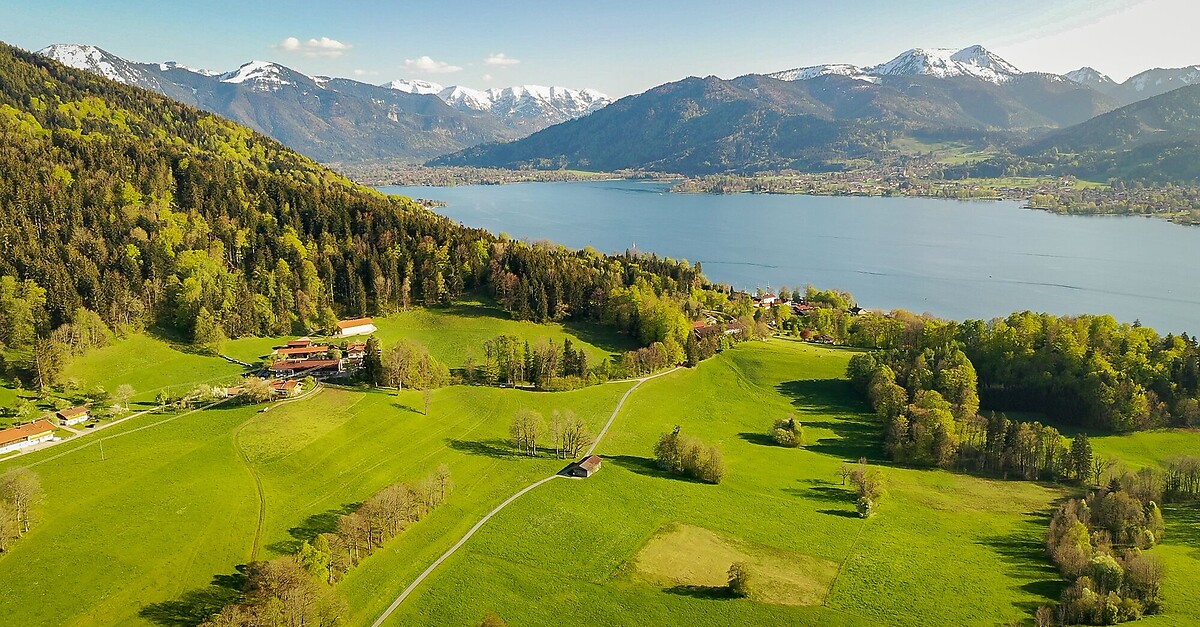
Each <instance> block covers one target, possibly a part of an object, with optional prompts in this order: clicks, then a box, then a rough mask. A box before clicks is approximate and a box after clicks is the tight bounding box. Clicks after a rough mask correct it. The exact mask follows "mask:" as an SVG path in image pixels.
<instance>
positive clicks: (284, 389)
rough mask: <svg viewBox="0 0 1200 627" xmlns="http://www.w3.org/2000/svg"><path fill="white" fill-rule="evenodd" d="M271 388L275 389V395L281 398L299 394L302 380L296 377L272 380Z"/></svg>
mask: <svg viewBox="0 0 1200 627" xmlns="http://www.w3.org/2000/svg"><path fill="white" fill-rule="evenodd" d="M271 389H273V390H275V396H278V397H280V398H289V397H292V396H299V395H300V392H301V391H302V389H301V387H300V382H299V381H296V380H294V379H289V380H286V381H285V380H283V379H279V380H276V381H272V382H271Z"/></svg>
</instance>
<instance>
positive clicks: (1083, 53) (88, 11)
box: [0, 0, 1200, 96]
mask: <svg viewBox="0 0 1200 627" xmlns="http://www.w3.org/2000/svg"><path fill="white" fill-rule="evenodd" d="M1194 1H1195V0H1056V1H1051V0H1006V1H1005V2H995V1H994V0H992V1H980V0H956V1H952V2H943V1H941V0H929V1H922V2H900V1H894V0H893V1H887V0H841V1H825V2H810V1H803V0H792V1H781V0H774V1H769V0H742V1H730V0H719V1H718V0H690V1H674V0H672V1H648V0H640V1H630V0H604V1H602V2H578V1H574V0H558V1H557V2H545V1H540V2H539V1H526V0H492V1H489V2H468V1H454V0H443V1H440V2H410V1H406V0H393V1H391V2H386V1H376V0H343V1H341V2H328V1H326V2H313V1H297V2H265V1H256V0H241V1H238V2H234V1H229V0H212V1H205V0H192V1H188V2H176V1H151V0H112V1H105V2H102V1H98V0H37V1H28V2H26V1H23V0H20V1H18V0H9V1H8V2H4V3H2V4H0V39H2V40H4V41H7V42H9V43H12V44H15V45H17V46H21V47H23V48H28V49H34V50H36V49H39V48H41V47H43V46H46V45H49V44H52V43H91V44H95V45H98V46H100V47H101V48H104V49H106V50H108V51H110V52H113V53H115V54H118V55H120V56H123V57H125V58H128V59H132V60H136V61H166V60H175V61H179V62H181V63H184V64H186V65H190V66H194V67H202V68H207V69H215V70H228V69H233V68H235V67H237V66H238V65H240V64H241V63H243V62H245V61H249V60H252V59H261V60H268V61H276V62H279V63H282V64H284V65H287V66H289V67H292V68H295V69H297V70H300V71H302V72H305V73H307V74H313V75H318V74H323V75H332V76H347V77H352V78H357V79H359V80H363V81H367V82H372V83H380V82H384V81H388V80H392V79H396V78H419V79H425V80H430V81H435V82H438V83H442V84H447V85H449V84H462V85H468V86H472V87H477V88H483V87H488V86H503V85H513V84H527V83H534V84H542V85H550V84H554V85H564V86H569V87H593V88H596V89H600V90H601V91H604V92H606V93H609V94H610V95H614V96H622V95H626V94H630V93H639V92H641V91H644V90H646V89H648V88H650V87H653V86H655V85H658V84H661V83H665V82H669V81H673V80H678V79H680V78H683V77H685V76H690V75H701V76H702V75H708V74H715V75H717V76H722V77H727V78H728V77H733V76H739V75H742V74H748V73H752V72H771V71H776V70H782V69H788V68H792V67H797V66H804V65H816V64H819V63H831V62H845V63H855V64H861V65H871V64H875V63H880V62H883V61H887V60H889V59H891V58H892V57H894V56H895V55H896V54H899V53H900V52H903V51H904V50H907V49H909V48H913V47H948V48H950V47H953V48H958V47H965V46H968V45H972V44H982V45H983V46H985V47H987V48H989V49H991V50H993V51H994V52H996V53H998V54H1000V55H1001V56H1002V57H1004V58H1006V59H1007V60H1008V61H1010V62H1011V63H1013V64H1015V65H1016V66H1017V67H1019V68H1021V69H1023V70H1027V71H1029V70H1039V71H1052V72H1065V71H1068V70H1072V69H1075V68H1078V67H1080V66H1082V65H1091V66H1093V67H1095V68H1097V69H1099V70H1100V71H1102V72H1106V73H1108V74H1110V75H1111V76H1112V77H1113V78H1115V79H1117V80H1118V81H1120V80H1123V79H1125V78H1126V77H1128V76H1129V75H1131V74H1134V73H1137V72H1139V71H1141V70H1144V69H1148V68H1151V67H1178V66H1183V65H1191V64H1195V63H1200V48H1195V47H1194V46H1192V45H1191V43H1190V42H1192V41H1194V34H1193V33H1192V27H1193V25H1194V23H1195V18H1196V17H1200V15H1198V14H1200V9H1198V8H1196V7H1195V6H1194V4H1193V3H1194Z"/></svg>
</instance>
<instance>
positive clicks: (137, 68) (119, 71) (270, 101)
mask: <svg viewBox="0 0 1200 627" xmlns="http://www.w3.org/2000/svg"><path fill="white" fill-rule="evenodd" d="M40 54H42V55H44V56H47V57H49V58H53V59H55V60H57V61H60V62H62V63H64V64H65V65H69V66H71V67H76V68H79V69H83V70H87V71H90V72H93V73H95V74H98V75H100V76H104V77H106V78H110V79H113V80H116V81H119V82H122V83H125V84H128V85H134V86H137V87H141V88H143V89H149V90H151V91H155V92H158V93H160V94H163V95H165V96H167V97H169V98H172V99H174V100H177V101H179V102H183V103H185V104H189V105H192V106H196V107H199V108H202V109H205V110H207V111H211V112H213V113H216V114H218V115H221V116H223V117H225V118H228V119H230V120H233V121H235V122H238V123H240V124H245V125H246V126H249V127H250V128H253V129H254V130H256V131H259V132H261V133H265V134H267V135H270V136H272V137H274V138H276V139H278V140H280V141H281V142H283V143H284V144H285V145H287V146H289V147H290V148H293V149H295V150H297V151H299V152H301V153H303V154H305V155H307V156H309V157H311V158H313V159H316V160H318V161H325V162H334V161H343V162H352V161H365V160H379V159H402V160H403V159H408V160H414V159H416V160H422V159H426V158H429V157H432V156H435V155H438V154H444V153H447V152H452V151H455V150H459V149H461V148H464V147H466V146H472V145H475V144H478V143H482V142H487V141H497V140H502V139H511V138H514V137H516V136H518V133H517V132H515V131H514V130H513V129H510V128H508V127H506V126H505V125H504V124H503V123H502V122H500V121H499V120H498V119H496V118H494V117H492V116H489V115H486V114H479V113H464V112H462V111H459V110H456V109H454V108H453V107H450V106H449V105H447V104H445V103H444V102H442V101H441V100H440V99H439V98H438V97H437V96H434V95H427V94H419V93H418V94H409V93H404V92H402V91H397V90H395V89H387V88H383V87H379V86H376V85H369V84H366V83H360V82H358V81H352V80H349V79H318V78H313V77H309V76H306V75H304V74H302V73H300V72H296V71H295V70H292V69H290V68H286V67H283V66H280V65H277V64H273V63H267V62H262V61H253V62H250V63H246V64H244V65H242V66H241V67H239V68H237V69H235V70H232V71H230V72H225V73H223V74H216V73H213V72H204V71H197V70H191V69H188V68H185V67H183V66H180V65H178V64H169V63H167V64H148V63H133V62H129V61H126V60H124V59H121V58H120V57H118V56H116V55H112V54H110V53H108V52H105V51H103V50H101V49H99V48H96V47H94V46H75V45H61V44H60V45H54V46H50V47H47V48H45V49H43V50H42V51H40Z"/></svg>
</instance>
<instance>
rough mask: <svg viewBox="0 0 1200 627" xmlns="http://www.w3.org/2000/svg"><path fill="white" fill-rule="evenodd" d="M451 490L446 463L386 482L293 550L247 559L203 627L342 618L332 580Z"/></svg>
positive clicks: (299, 624) (291, 624) (284, 625)
mask: <svg viewBox="0 0 1200 627" xmlns="http://www.w3.org/2000/svg"><path fill="white" fill-rule="evenodd" d="M453 489H454V481H453V479H452V478H451V475H450V469H449V467H447V466H446V465H445V464H442V465H440V466H438V468H437V471H436V472H435V473H434V474H432V475H430V476H429V477H426V478H425V479H422V480H420V481H417V482H415V483H397V484H394V485H390V486H388V487H386V488H384V489H382V490H380V491H379V492H377V493H375V494H374V495H373V496H371V497H370V498H368V499H367V500H365V501H363V502H362V503H361V504H360V505H359V506H358V507H357V508H355V509H354V511H352V512H349V513H347V514H343V515H341V516H339V517H338V519H337V522H336V525H335V528H334V530H333V531H330V532H326V533H320V534H317V535H316V536H315V537H313V538H312V539H311V540H305V541H304V542H302V543H301V545H300V548H299V549H298V550H297V551H296V553H295V554H293V555H286V556H284V557H280V558H277V559H273V560H270V561H259V562H252V563H250V564H249V565H248V566H247V569H246V580H245V585H244V587H243V589H242V593H241V598H240V600H239V601H238V602H237V603H233V604H230V605H228V606H226V607H224V608H222V610H221V611H220V612H219V613H217V614H215V615H214V616H212V617H210V618H209V619H208V620H207V621H205V622H204V623H203V626H204V627H260V626H267V625H270V626H281V627H305V626H314V625H315V626H317V627H323V626H329V627H332V626H334V625H339V624H341V623H342V619H343V618H344V614H345V612H346V608H345V605H344V604H343V603H341V602H340V601H338V600H336V599H335V598H334V596H333V595H332V592H331V590H330V589H329V588H328V586H329V585H332V584H334V583H336V582H337V581H338V580H339V579H341V577H342V576H343V575H345V573H347V572H348V571H349V570H350V569H351V568H353V567H354V566H356V565H358V564H359V563H360V562H361V561H362V560H363V559H365V558H366V557H367V556H369V555H370V554H371V553H372V552H374V550H375V549H377V548H379V547H381V546H383V544H384V542H386V541H387V540H389V539H390V538H392V537H394V536H395V535H397V534H399V533H400V532H402V531H404V529H406V528H407V527H408V526H409V525H411V524H413V523H415V522H417V521H419V520H421V519H422V518H424V517H425V516H426V515H427V514H428V513H429V512H430V511H432V510H433V509H434V508H436V507H437V506H438V505H440V504H441V503H442V502H444V501H445V500H446V498H447V497H448V496H449V495H450V493H451V492H452V491H453Z"/></svg>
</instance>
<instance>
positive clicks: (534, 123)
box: [381, 79, 612, 132]
mask: <svg viewBox="0 0 1200 627" xmlns="http://www.w3.org/2000/svg"><path fill="white" fill-rule="evenodd" d="M381 87H386V88H388V89H395V90H397V91H403V92H407V93H415V94H436V95H437V96H438V97H439V98H441V99H442V100H443V101H445V102H446V104H448V105H450V106H452V107H454V108H455V109H458V110H459V111H465V112H468V113H469V112H475V111H483V112H487V113H491V114H492V115H495V116H496V117H498V118H500V119H501V120H502V121H503V122H504V123H505V124H506V125H508V126H509V127H510V128H514V129H527V130H528V131H529V132H534V131H539V130H541V129H543V128H546V127H547V126H552V125H554V124H558V123H559V122H565V121H567V120H572V119H575V118H578V117H582V116H585V115H587V114H589V113H592V112H594V111H598V110H600V109H603V108H604V107H606V106H608V105H609V104H611V103H612V99H611V98H609V97H608V96H606V95H604V94H602V93H600V92H599V91H596V90H595V89H571V88H568V87H544V86H542V85H514V86H512V87H499V88H491V89H485V90H478V89H472V88H470V87H463V86H460V85H454V86H450V87H443V86H441V85H439V84H437V83H431V82H428V81H420V80H403V79H402V80H395V81H391V82H388V83H384V84H383V85H381Z"/></svg>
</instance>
